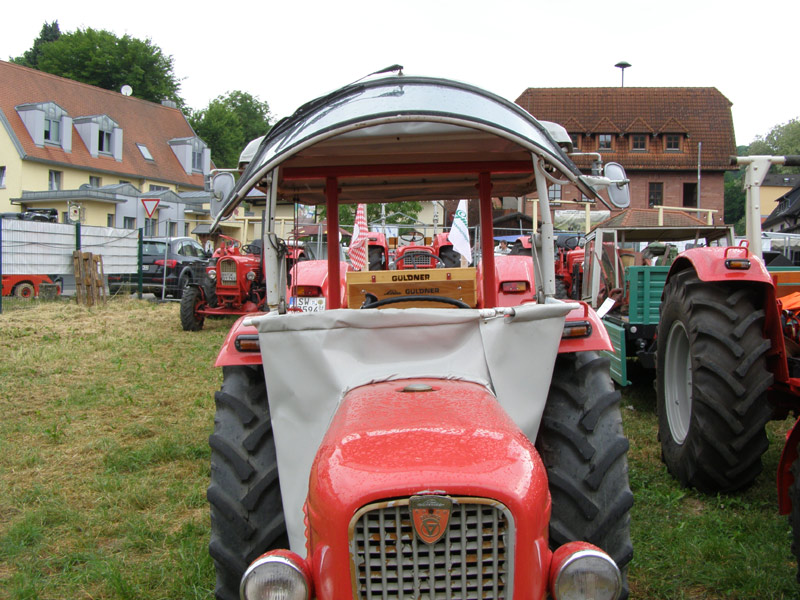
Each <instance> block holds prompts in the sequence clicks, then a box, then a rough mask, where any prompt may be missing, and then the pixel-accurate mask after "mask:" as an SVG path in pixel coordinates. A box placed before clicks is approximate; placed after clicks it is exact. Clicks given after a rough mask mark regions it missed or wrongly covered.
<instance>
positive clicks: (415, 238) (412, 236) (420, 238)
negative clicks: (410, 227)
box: [397, 231, 425, 244]
mask: <svg viewBox="0 0 800 600" xmlns="http://www.w3.org/2000/svg"><path fill="white" fill-rule="evenodd" d="M397 238H398V239H399V240H402V241H404V242H405V243H407V244H416V243H417V242H424V241H425V236H424V235H422V234H421V233H420V232H419V231H408V232H406V233H401V234H400V235H399V236H397Z"/></svg>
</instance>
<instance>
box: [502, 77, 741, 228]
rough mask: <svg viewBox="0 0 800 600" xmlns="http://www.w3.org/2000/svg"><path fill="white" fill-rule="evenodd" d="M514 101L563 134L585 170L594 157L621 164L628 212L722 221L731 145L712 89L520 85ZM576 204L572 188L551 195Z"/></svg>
mask: <svg viewBox="0 0 800 600" xmlns="http://www.w3.org/2000/svg"><path fill="white" fill-rule="evenodd" d="M516 102H517V104H518V105H520V106H521V107H522V108H524V109H525V110H527V111H528V112H530V113H531V114H532V115H534V116H535V117H536V118H537V119H540V120H544V121H553V122H555V123H558V124H560V125H562V126H563V127H564V128H565V129H566V130H567V131H568V133H569V134H570V138H571V140H572V146H573V150H574V152H576V153H579V154H578V155H574V156H573V160H574V161H575V163H576V164H577V165H578V167H580V168H581V169H582V170H584V171H585V172H588V170H589V169H590V168H591V164H592V160H593V158H595V157H596V156H597V155H598V154H599V156H600V157H601V158H602V161H603V163H604V164H607V163H609V162H617V163H619V164H621V165H622V166H623V167H625V170H626V171H627V175H628V177H629V179H630V181H631V183H630V191H631V206H632V207H634V208H652V207H655V206H670V207H681V208H699V209H701V211H704V210H713V211H716V212H714V213H713V221H714V223H722V222H723V219H724V210H723V209H724V181H723V179H724V174H725V171H728V170H732V167H731V165H730V157H731V156H733V155H735V154H736V142H735V138H734V131H733V117H732V114H731V106H732V104H731V102H730V101H729V100H728V99H727V98H726V97H725V96H723V95H722V93H720V92H719V91H718V90H717V89H715V88H712V87H702V88H700V87H687V88H677V87H676V88H667V87H664V88H636V87H619V88H528V89H527V90H525V91H524V92H523V93H522V94H521V95H520V96H519V98H517V100H516ZM581 199H582V198H581V196H580V192H579V191H578V190H577V189H576V188H574V187H573V188H571V189H570V188H569V187H567V186H565V187H564V188H563V189H562V188H561V187H560V186H556V187H555V188H554V189H553V190H551V201H554V202H558V201H559V200H577V201H580V200H581ZM698 216H699V217H701V218H702V219H703V220H706V213H702V212H698Z"/></svg>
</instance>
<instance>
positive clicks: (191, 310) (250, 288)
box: [180, 235, 266, 331]
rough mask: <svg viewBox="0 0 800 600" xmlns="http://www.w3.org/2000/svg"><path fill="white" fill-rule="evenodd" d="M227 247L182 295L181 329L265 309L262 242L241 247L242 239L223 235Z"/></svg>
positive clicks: (215, 255) (215, 254)
mask: <svg viewBox="0 0 800 600" xmlns="http://www.w3.org/2000/svg"><path fill="white" fill-rule="evenodd" d="M219 237H220V238H221V239H222V240H223V244H222V245H221V246H220V247H219V248H217V249H216V250H215V251H214V254H213V256H212V258H211V264H209V265H208V266H205V264H203V266H202V268H203V270H204V271H205V272H204V273H198V276H197V277H193V278H192V282H191V283H189V285H188V286H187V287H186V288H185V289H184V290H183V294H182V296H181V309H180V314H181V326H182V327H183V330H184V331H199V330H200V329H202V328H203V323H204V322H205V318H206V317H226V316H231V315H234V316H235V315H246V314H250V313H253V312H257V311H260V310H264V301H265V300H266V284H265V282H264V270H263V268H262V252H261V240H258V241H257V242H253V243H252V244H247V245H245V246H241V244H240V242H239V241H238V240H234V239H233V238H229V237H227V236H224V235H222V236H219Z"/></svg>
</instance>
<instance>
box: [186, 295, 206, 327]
mask: <svg viewBox="0 0 800 600" xmlns="http://www.w3.org/2000/svg"><path fill="white" fill-rule="evenodd" d="M204 306H206V301H205V299H204V298H203V292H202V291H200V288H198V287H196V286H193V285H192V286H189V287H187V288H186V290H185V291H184V293H183V297H181V327H183V330H184V331H200V330H201V329H202V328H203V323H205V317H203V315H201V314H199V313H198V312H197V311H198V310H199V309H200V308H203V307H204Z"/></svg>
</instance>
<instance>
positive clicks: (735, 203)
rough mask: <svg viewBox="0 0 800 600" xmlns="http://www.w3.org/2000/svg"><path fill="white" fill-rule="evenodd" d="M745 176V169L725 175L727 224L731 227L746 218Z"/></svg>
mask: <svg viewBox="0 0 800 600" xmlns="http://www.w3.org/2000/svg"><path fill="white" fill-rule="evenodd" d="M743 175H744V169H739V170H738V171H736V172H732V171H728V172H727V173H725V222H726V223H727V224H729V225H730V224H732V223H736V222H738V221H739V220H740V219H742V218H743V217H744V213H745V208H746V206H745V204H746V199H745V193H744V182H743ZM737 233H738V232H737Z"/></svg>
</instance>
